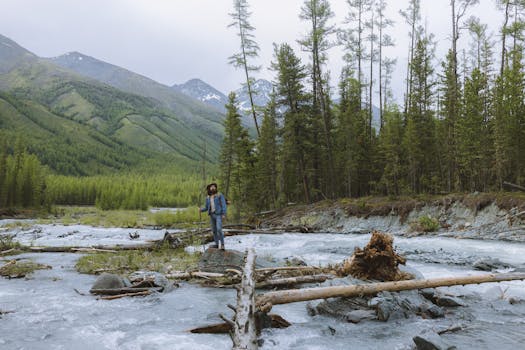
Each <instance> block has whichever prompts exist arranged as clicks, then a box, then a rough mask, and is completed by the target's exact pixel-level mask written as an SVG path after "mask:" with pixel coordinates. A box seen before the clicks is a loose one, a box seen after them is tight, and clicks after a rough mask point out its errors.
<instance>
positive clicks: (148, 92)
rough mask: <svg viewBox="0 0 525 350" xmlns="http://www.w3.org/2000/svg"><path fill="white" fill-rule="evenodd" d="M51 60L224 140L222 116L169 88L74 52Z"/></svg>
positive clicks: (214, 110)
mask: <svg viewBox="0 0 525 350" xmlns="http://www.w3.org/2000/svg"><path fill="white" fill-rule="evenodd" d="M49 60H50V61H51V62H53V63H54V64H56V65H59V66H61V67H64V68H67V69H69V70H72V71H74V72H76V73H77V74H80V75H82V76H85V77H89V78H91V79H95V80H97V81H100V82H103V83H105V84H108V85H110V86H113V87H114V88H117V89H120V90H122V91H125V92H129V93H132V94H137V95H140V96H144V97H149V98H153V99H156V100H158V101H159V102H161V103H162V104H163V106H164V107H165V108H168V109H171V110H172V111H173V112H175V113H176V115H177V116H178V117H180V118H183V119H185V120H186V121H187V122H189V123H190V124H191V125H192V126H194V127H196V128H198V129H204V130H206V131H207V132H210V133H213V134H214V137H215V138H221V137H222V136H221V135H222V126H221V122H222V119H223V116H222V115H221V113H218V111H217V110H216V109H214V108H211V107H210V106H208V105H206V104H205V103H203V102H201V101H198V100H196V99H195V98H193V97H190V96H188V95H186V94H183V93H181V92H179V91H176V90H174V89H171V88H170V87H169V86H166V85H163V84H161V83H158V82H156V81H154V80H152V79H150V78H147V77H144V76H142V75H140V74H137V73H134V72H131V71H129V70H127V69H124V68H121V67H118V66H115V65H113V64H110V63H107V62H104V61H101V60H98V59H96V58H94V57H90V56H87V55H84V54H82V53H79V52H70V53H67V54H64V55H62V56H58V57H54V58H50V59H49Z"/></svg>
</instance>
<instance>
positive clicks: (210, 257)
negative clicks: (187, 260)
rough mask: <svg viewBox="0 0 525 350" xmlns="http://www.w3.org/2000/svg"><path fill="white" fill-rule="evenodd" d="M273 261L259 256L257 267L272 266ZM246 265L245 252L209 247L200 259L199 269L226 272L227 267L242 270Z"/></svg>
mask: <svg viewBox="0 0 525 350" xmlns="http://www.w3.org/2000/svg"><path fill="white" fill-rule="evenodd" d="M272 266H274V264H272V263H271V262H269V261H267V260H264V259H261V258H257V259H256V262H255V267H256V268H264V267H272ZM243 267H244V253H243V252H239V251H237V250H231V249H226V250H221V249H217V248H208V249H206V251H205V252H204V254H203V255H202V257H201V259H200V261H199V270H201V271H206V272H216V273H224V272H226V270H227V269H235V270H239V271H242V269H243Z"/></svg>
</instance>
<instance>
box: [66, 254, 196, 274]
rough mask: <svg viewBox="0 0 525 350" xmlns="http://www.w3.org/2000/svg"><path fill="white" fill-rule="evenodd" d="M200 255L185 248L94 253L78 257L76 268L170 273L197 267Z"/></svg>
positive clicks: (81, 269) (83, 271)
mask: <svg viewBox="0 0 525 350" xmlns="http://www.w3.org/2000/svg"><path fill="white" fill-rule="evenodd" d="M200 256H201V254H200V253H193V254H190V253H187V252H186V251H184V249H183V248H179V249H169V248H161V249H157V250H152V251H145V250H133V251H122V252H117V253H93V254H89V255H84V256H82V257H81V258H80V259H78V261H77V264H76V269H77V271H78V272H81V273H87V274H99V273H102V272H112V273H119V274H129V273H131V272H134V271H137V270H147V271H157V272H160V273H170V272H172V271H186V270H194V269H197V265H198V262H199V259H200Z"/></svg>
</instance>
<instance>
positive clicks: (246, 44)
mask: <svg viewBox="0 0 525 350" xmlns="http://www.w3.org/2000/svg"><path fill="white" fill-rule="evenodd" d="M233 9H234V11H233V12H232V13H230V17H231V18H232V19H233V22H232V23H231V24H230V25H229V27H234V28H236V30H237V36H238V37H239V39H240V44H241V47H240V49H241V51H240V52H238V53H236V54H234V55H232V56H231V57H230V58H229V62H230V64H231V65H233V66H234V67H235V68H241V69H243V70H244V74H245V78H246V89H247V91H248V97H249V99H250V108H251V112H252V116H253V121H254V123H255V128H256V130H257V135H260V130H259V122H258V121H257V113H256V111H255V104H254V102H253V96H254V94H255V92H254V90H253V84H254V78H253V76H252V73H254V72H258V71H259V70H260V68H261V67H260V66H257V65H254V64H253V63H252V62H251V60H253V59H255V58H257V57H258V56H259V45H258V44H257V42H256V41H255V36H254V34H253V31H254V30H255V28H254V27H253V26H252V25H251V24H250V22H249V18H250V16H251V12H250V11H249V5H248V1H247V0H233Z"/></svg>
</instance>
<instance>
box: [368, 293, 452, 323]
mask: <svg viewBox="0 0 525 350" xmlns="http://www.w3.org/2000/svg"><path fill="white" fill-rule="evenodd" d="M369 306H371V307H375V309H376V312H377V319H378V320H380V321H388V320H391V319H400V318H408V317H410V316H411V315H423V316H426V317H428V318H437V317H443V316H444V315H445V312H444V311H443V310H442V309H441V308H440V307H439V306H437V305H434V304H432V303H430V302H429V301H428V300H426V299H425V298H424V297H423V296H422V295H421V294H419V292H418V291H415V290H413V291H403V292H399V293H390V292H381V293H379V294H378V296H377V297H375V298H373V299H371V300H370V302H369Z"/></svg>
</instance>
